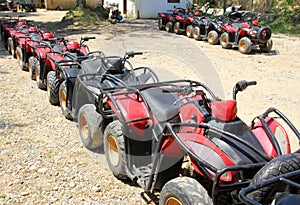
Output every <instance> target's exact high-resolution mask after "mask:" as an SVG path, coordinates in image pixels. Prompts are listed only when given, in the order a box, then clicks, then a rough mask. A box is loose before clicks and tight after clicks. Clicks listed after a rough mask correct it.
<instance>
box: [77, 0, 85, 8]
mask: <svg viewBox="0 0 300 205" xmlns="http://www.w3.org/2000/svg"><path fill="white" fill-rule="evenodd" d="M76 6H82V7H84V8H86V0H76Z"/></svg>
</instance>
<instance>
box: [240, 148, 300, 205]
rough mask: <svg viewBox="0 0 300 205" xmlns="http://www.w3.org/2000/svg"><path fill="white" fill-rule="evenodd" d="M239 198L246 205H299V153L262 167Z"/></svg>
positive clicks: (275, 160)
mask: <svg viewBox="0 0 300 205" xmlns="http://www.w3.org/2000/svg"><path fill="white" fill-rule="evenodd" d="M239 198H240V199H241V201H242V202H243V203H244V204H247V205H261V204H273V205H291V204H300V153H299V151H297V152H296V153H293V154H288V155H283V156H280V157H278V158H275V159H273V160H271V161H270V162H268V163H267V164H266V165H265V166H263V167H262V168H261V169H260V170H259V171H258V172H257V173H256V175H255V176H254V178H253V179H252V181H251V184H250V186H249V187H247V188H243V189H242V190H241V191H240V193H239Z"/></svg>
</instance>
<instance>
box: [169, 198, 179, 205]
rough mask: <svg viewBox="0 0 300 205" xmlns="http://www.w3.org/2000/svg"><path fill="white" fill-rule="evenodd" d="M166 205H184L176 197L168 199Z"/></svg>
mask: <svg viewBox="0 0 300 205" xmlns="http://www.w3.org/2000/svg"><path fill="white" fill-rule="evenodd" d="M166 205H182V203H181V202H180V201H179V200H178V199H176V198H175V197H170V198H168V199H167V202H166Z"/></svg>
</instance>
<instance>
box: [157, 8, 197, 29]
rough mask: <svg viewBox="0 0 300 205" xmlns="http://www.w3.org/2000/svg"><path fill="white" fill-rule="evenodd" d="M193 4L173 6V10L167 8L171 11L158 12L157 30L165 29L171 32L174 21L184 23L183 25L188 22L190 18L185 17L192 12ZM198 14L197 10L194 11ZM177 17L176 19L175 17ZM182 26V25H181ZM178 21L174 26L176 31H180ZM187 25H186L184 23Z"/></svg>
mask: <svg viewBox="0 0 300 205" xmlns="http://www.w3.org/2000/svg"><path fill="white" fill-rule="evenodd" d="M193 5H194V4H190V3H188V4H187V7H186V8H185V9H184V8H175V9H174V10H168V11H170V12H171V13H158V17H159V18H158V28H159V30H166V31H167V32H173V31H174V29H173V27H174V23H175V22H178V21H180V22H181V23H183V24H184V27H185V25H186V23H188V24H190V21H191V19H190V18H189V19H186V18H187V17H188V16H190V15H191V14H192V12H191V10H192V9H193ZM196 14H197V15H199V12H197V13H196ZM176 17H177V20H176V19H175V18H176ZM181 26H183V25H181ZM181 26H180V23H179V25H178V23H177V27H176V32H178V33H179V32H180V31H181V30H180V28H181ZM186 26H187V25H186Z"/></svg>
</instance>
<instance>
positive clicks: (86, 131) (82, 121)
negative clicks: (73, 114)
mask: <svg viewBox="0 0 300 205" xmlns="http://www.w3.org/2000/svg"><path fill="white" fill-rule="evenodd" d="M79 123H80V131H81V135H82V138H83V139H88V134H89V126H88V123H87V120H86V117H85V116H84V115H83V116H81V118H80V121H79Z"/></svg>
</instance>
